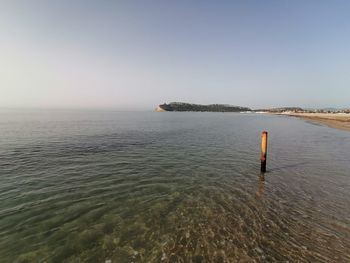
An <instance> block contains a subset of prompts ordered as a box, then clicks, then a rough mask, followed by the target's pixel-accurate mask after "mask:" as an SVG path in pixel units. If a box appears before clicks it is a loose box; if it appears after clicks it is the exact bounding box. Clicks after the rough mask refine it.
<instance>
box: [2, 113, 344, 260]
mask: <svg viewBox="0 0 350 263" xmlns="http://www.w3.org/2000/svg"><path fill="white" fill-rule="evenodd" d="M262 130H268V131H269V152H268V173H266V174H265V176H264V177H262V176H260V173H259V169H260V167H259V165H260V164H259V154H260V152H259V151H260V148H259V147H260V132H261V131H262ZM0 169H1V170H0V259H1V260H0V261H1V262H350V191H349V190H350V133H349V132H344V131H338V130H335V129H330V128H327V127H324V126H321V125H315V124H312V123H308V122H305V121H303V120H300V119H295V118H290V117H279V116H268V115H261V114H237V113H170V112H169V113H155V112H113V111H39V110H37V111H36V110H30V111H20V110H18V111H15V110H2V111H1V112H0Z"/></svg>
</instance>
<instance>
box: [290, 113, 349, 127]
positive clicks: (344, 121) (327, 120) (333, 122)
mask: <svg viewBox="0 0 350 263" xmlns="http://www.w3.org/2000/svg"><path fill="white" fill-rule="evenodd" d="M283 115H288V116H293V117H299V118H303V119H306V120H310V121H313V122H318V123H322V124H325V125H327V126H329V127H331V128H335V129H340V130H345V131H350V114H346V113H288V114H283Z"/></svg>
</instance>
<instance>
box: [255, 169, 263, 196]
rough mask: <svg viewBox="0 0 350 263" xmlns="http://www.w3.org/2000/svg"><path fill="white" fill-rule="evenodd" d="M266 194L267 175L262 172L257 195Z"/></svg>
mask: <svg viewBox="0 0 350 263" xmlns="http://www.w3.org/2000/svg"><path fill="white" fill-rule="evenodd" d="M264 194H265V175H264V173H260V175H259V181H258V189H257V191H256V196H258V197H263V196H264Z"/></svg>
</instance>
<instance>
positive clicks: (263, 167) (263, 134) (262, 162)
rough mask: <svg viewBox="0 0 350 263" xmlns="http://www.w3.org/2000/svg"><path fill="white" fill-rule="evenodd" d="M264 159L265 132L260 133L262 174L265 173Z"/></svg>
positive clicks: (265, 154)
mask: <svg viewBox="0 0 350 263" xmlns="http://www.w3.org/2000/svg"><path fill="white" fill-rule="evenodd" d="M266 158H267V131H263V132H262V133H261V157H260V160H261V168H260V171H261V172H262V173H265V172H266Z"/></svg>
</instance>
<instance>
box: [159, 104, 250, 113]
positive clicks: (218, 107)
mask: <svg viewBox="0 0 350 263" xmlns="http://www.w3.org/2000/svg"><path fill="white" fill-rule="evenodd" d="M156 111H202V112H242V111H252V110H251V109H250V108H248V107H240V106H232V105H227V104H210V105H200V104H192V103H185V102H171V103H169V104H166V103H164V104H160V105H159V106H158V107H157V108H156Z"/></svg>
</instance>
